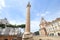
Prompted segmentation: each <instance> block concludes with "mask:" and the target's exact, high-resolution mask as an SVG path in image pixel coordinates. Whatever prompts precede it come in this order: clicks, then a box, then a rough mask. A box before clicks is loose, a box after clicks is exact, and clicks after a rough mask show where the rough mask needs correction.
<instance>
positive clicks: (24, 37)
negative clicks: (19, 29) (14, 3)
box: [22, 2, 33, 40]
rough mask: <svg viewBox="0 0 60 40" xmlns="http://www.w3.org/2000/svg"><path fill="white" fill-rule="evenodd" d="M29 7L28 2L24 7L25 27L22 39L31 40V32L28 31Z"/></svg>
mask: <svg viewBox="0 0 60 40" xmlns="http://www.w3.org/2000/svg"><path fill="white" fill-rule="evenodd" d="M30 7H31V5H30V3H29V2H28V4H27V7H26V27H25V32H24V34H23V37H22V40H33V39H32V34H31V32H30Z"/></svg>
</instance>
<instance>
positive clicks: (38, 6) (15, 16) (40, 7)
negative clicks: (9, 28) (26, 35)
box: [0, 0, 60, 32]
mask: <svg viewBox="0 0 60 40" xmlns="http://www.w3.org/2000/svg"><path fill="white" fill-rule="evenodd" d="M28 2H30V4H31V13H30V14H31V32H35V31H38V30H39V29H40V27H39V24H40V20H41V17H44V18H45V19H46V20H47V21H52V20H54V19H56V18H58V17H60V0H0V19H2V18H5V17H6V18H7V19H8V21H9V22H10V23H11V24H24V23H25V21H26V5H27V3H28Z"/></svg>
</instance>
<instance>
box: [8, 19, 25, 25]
mask: <svg viewBox="0 0 60 40" xmlns="http://www.w3.org/2000/svg"><path fill="white" fill-rule="evenodd" d="M8 21H9V23H10V24H13V25H14V24H17V25H19V24H25V21H18V22H17V21H16V20H8Z"/></svg>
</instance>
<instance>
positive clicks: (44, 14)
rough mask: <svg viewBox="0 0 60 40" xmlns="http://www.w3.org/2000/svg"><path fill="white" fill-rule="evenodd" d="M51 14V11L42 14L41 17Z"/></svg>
mask: <svg viewBox="0 0 60 40" xmlns="http://www.w3.org/2000/svg"><path fill="white" fill-rule="evenodd" d="M49 13H50V12H49V11H46V12H45V13H41V16H42V17H44V16H46V15H48V14H49Z"/></svg>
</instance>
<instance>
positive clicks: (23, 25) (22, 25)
mask: <svg viewBox="0 0 60 40" xmlns="http://www.w3.org/2000/svg"><path fill="white" fill-rule="evenodd" d="M17 27H20V28H25V24H21V25H17Z"/></svg>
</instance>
